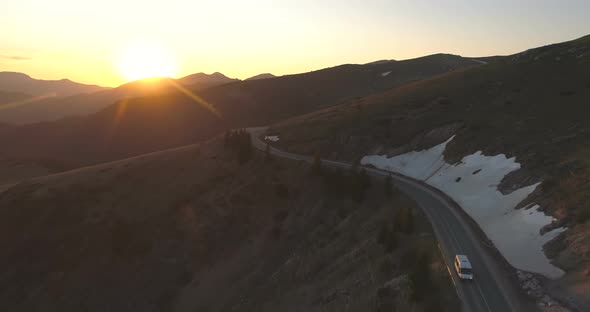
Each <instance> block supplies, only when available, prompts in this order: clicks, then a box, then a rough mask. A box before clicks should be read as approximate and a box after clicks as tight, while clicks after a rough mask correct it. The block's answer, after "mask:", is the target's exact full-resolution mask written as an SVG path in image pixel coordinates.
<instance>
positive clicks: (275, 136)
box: [264, 135, 279, 142]
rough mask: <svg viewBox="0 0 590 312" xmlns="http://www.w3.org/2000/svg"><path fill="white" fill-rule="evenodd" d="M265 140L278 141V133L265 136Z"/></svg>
mask: <svg viewBox="0 0 590 312" xmlns="http://www.w3.org/2000/svg"><path fill="white" fill-rule="evenodd" d="M264 140H265V141H271V142H277V141H278V140H279V136H278V135H267V136H265V137H264Z"/></svg>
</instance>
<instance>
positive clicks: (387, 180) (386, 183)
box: [384, 174, 393, 197]
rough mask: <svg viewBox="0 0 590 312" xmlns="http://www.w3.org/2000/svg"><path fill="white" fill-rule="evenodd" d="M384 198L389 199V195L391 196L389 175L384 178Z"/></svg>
mask: <svg viewBox="0 0 590 312" xmlns="http://www.w3.org/2000/svg"><path fill="white" fill-rule="evenodd" d="M384 187H385V196H387V197H391V195H392V194H393V178H392V177H391V174H389V175H387V177H385V185H384Z"/></svg>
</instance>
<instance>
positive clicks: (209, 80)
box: [176, 72, 240, 89]
mask: <svg viewBox="0 0 590 312" xmlns="http://www.w3.org/2000/svg"><path fill="white" fill-rule="evenodd" d="M176 81H177V82H178V83H180V84H182V85H184V86H192V85H199V88H203V89H204V88H209V87H214V86H219V85H222V84H226V83H230V82H237V81H240V80H239V79H234V78H229V77H227V76H225V75H224V74H222V73H219V72H215V73H213V74H211V75H207V74H205V73H197V74H192V75H188V76H185V77H182V78H179V79H176Z"/></svg>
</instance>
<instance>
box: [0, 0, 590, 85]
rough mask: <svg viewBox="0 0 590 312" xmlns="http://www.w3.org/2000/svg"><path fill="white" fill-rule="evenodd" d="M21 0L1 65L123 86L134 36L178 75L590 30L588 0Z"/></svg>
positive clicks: (0, 50) (481, 46) (324, 62)
mask: <svg viewBox="0 0 590 312" xmlns="http://www.w3.org/2000/svg"><path fill="white" fill-rule="evenodd" d="M476 2H478V3H474V1H466V0H463V1H436V2H431V1H429V2H426V1H422V2H421V3H417V1H391V0H389V1H381V0H379V1H371V3H370V4H367V2H366V1H357V0H345V1H331V0H329V1H311V0H303V1H301V0H298V1H291V0H283V1H266V0H256V1H247V2H246V1H235V0H231V1H202V0H201V1H178V0H171V1H165V2H162V1H151V2H150V1H135V0H133V1H125V2H121V1H114V0H106V1H101V2H100V3H96V2H88V1H72V0H56V1H50V2H48V1H41V0H23V1H12V2H10V3H6V2H5V3H4V4H3V5H2V10H1V11H0V27H2V29H3V32H2V34H0V70H2V71H18V72H26V73H28V74H30V75H31V76H33V77H35V78H41V79H61V78H69V79H72V80H75V81H79V82H84V83H93V84H100V85H103V86H116V85H119V84H121V83H124V82H126V81H127V80H129V78H130V77H129V76H131V77H134V76H136V75H135V73H132V74H127V75H126V74H125V73H122V72H121V70H120V68H118V66H117V59H118V58H119V57H120V54H121V53H124V52H123V50H125V49H127V48H126V47H129V46H130V45H132V44H133V43H134V42H145V41H149V42H152V43H156V45H158V46H160V47H162V48H163V49H166V50H167V51H169V53H170V54H171V55H173V56H172V57H173V58H174V60H167V61H168V62H174V64H175V66H176V70H175V75H176V76H183V75H186V74H190V73H194V72H199V71H202V72H214V71H221V72H223V73H225V74H226V75H228V76H230V77H236V78H242V79H243V78H247V77H249V76H253V75H256V74H259V73H261V72H272V73H274V74H278V75H281V74H288V73H298V72H305V71H309V70H314V69H319V68H324V67H329V66H333V65H337V64H342V63H365V62H371V61H375V60H379V59H406V58H411V57H416V56H421V55H427V54H431V53H438V52H447V53H454V54H461V55H468V56H483V55H496V54H504V55H505V54H510V53H515V52H518V51H521V50H524V49H527V48H530V47H534V46H541V45H544V44H549V43H554V42H559V41H564V40H569V39H574V38H577V37H580V36H582V35H584V34H585V32H586V31H587V30H588V29H590V19H589V18H588V12H590V4H589V2H588V1H583V0H576V1H560V2H557V1H533V0H528V1H519V2H518V3H514V2H513V1H506V0H502V1H487V3H481V2H483V1H476Z"/></svg>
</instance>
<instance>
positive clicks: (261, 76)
mask: <svg viewBox="0 0 590 312" xmlns="http://www.w3.org/2000/svg"><path fill="white" fill-rule="evenodd" d="M276 77H277V76H275V75H273V74H271V73H264V74H259V75H256V76H252V77H250V78H248V79H246V81H249V80H260V79H270V78H276Z"/></svg>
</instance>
